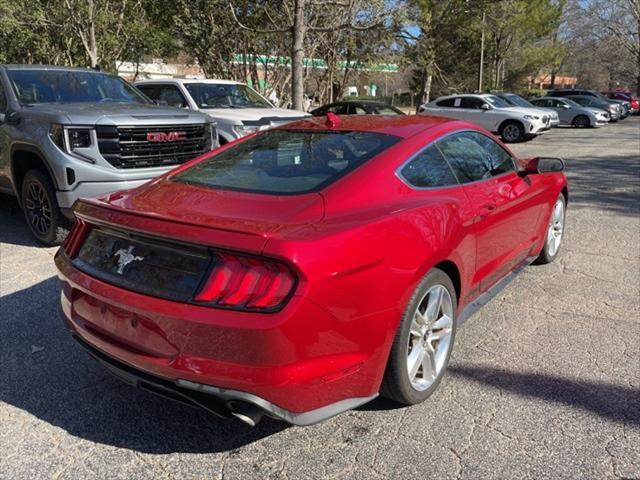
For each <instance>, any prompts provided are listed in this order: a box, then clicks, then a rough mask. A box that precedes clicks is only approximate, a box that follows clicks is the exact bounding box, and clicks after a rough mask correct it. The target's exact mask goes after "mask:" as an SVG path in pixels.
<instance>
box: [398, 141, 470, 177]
mask: <svg viewBox="0 0 640 480" xmlns="http://www.w3.org/2000/svg"><path fill="white" fill-rule="evenodd" d="M400 174H401V175H402V177H403V178H404V179H405V180H406V181H407V182H408V183H409V184H410V185H412V186H414V187H446V186H449V185H457V184H458V180H457V179H456V177H455V175H454V174H453V172H452V170H451V167H449V164H448V163H447V161H446V160H445V158H444V157H443V156H442V153H441V152H440V150H438V147H436V146H435V145H432V146H431V147H429V148H426V149H424V150H423V151H422V152H420V153H419V154H418V155H416V156H415V157H414V158H413V159H412V160H411V161H410V162H409V163H407V164H406V165H405V166H404V167H402V170H400Z"/></svg>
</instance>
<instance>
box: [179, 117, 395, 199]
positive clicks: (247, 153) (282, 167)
mask: <svg viewBox="0 0 640 480" xmlns="http://www.w3.org/2000/svg"><path fill="white" fill-rule="evenodd" d="M398 140H399V138H397V137H393V136H391V135H384V134H380V133H369V132H323V131H318V132H315V131H295V130H268V131H265V132H262V133H260V134H258V135H256V136H255V137H252V138H249V139H247V140H245V141H243V142H241V143H238V144H236V145H234V146H232V147H229V148H227V149H226V150H223V151H221V152H220V153H218V154H215V155H213V156H211V157H209V158H208V159H206V160H203V161H201V162H199V163H197V164H196V165H194V166H193V167H191V168H189V169H187V170H184V171H182V172H180V173H178V174H176V175H175V176H174V177H173V178H172V179H173V180H174V181H179V182H183V183H187V184H192V185H200V186H205V187H209V188H219V189H227V190H240V191H247V192H258V193H271V194H281V195H282V194H284V195H286V194H298V193H306V192H311V191H315V190H318V189H320V188H323V187H325V186H326V185H329V184H330V183H333V182H334V181H336V180H337V179H338V178H340V177H342V176H343V175H344V174H346V173H347V172H349V171H351V170H353V169H355V168H357V167H358V166H360V165H362V164H363V163H364V162H365V161H367V160H368V159H370V158H372V157H373V156H375V155H377V154H378V153H380V152H382V151H383V150H386V149H387V148H389V147H390V146H391V145H393V144H394V143H396V142H397V141H398Z"/></svg>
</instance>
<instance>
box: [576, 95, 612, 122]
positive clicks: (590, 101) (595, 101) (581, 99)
mask: <svg viewBox="0 0 640 480" xmlns="http://www.w3.org/2000/svg"><path fill="white" fill-rule="evenodd" d="M565 98H568V99H569V100H573V101H574V102H576V103H579V104H580V105H582V106H583V107H591V108H600V109H601V110H604V111H606V112H609V115H610V116H611V122H617V121H618V120H620V118H622V108H621V107H620V105H617V104H615V103H611V102H607V101H606V100H601V99H600V98H598V97H593V96H588V95H567V96H566V97H565Z"/></svg>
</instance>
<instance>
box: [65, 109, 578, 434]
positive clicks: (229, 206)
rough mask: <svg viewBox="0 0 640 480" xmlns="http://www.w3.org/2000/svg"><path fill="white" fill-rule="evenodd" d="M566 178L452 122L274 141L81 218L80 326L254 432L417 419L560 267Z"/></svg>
mask: <svg viewBox="0 0 640 480" xmlns="http://www.w3.org/2000/svg"><path fill="white" fill-rule="evenodd" d="M563 167H564V164H563V163H562V160H560V159H554V158H535V159H531V160H528V161H519V160H516V159H515V157H514V156H513V154H512V153H511V152H510V151H509V150H508V149H507V148H506V147H505V146H504V145H503V144H501V143H500V142H499V141H498V140H496V139H495V138H494V137H493V136H492V135H491V134H490V133H488V132H486V131H485V130H482V129H480V128H479V127H477V126H474V125H472V124H469V123H464V122H459V121H452V120H448V119H443V118H430V117H423V116H395V117H372V116H367V117H364V116H363V117H358V116H354V117H349V116H345V117H336V116H333V115H329V118H325V117H316V118H312V119H308V120H302V121H298V122H295V123H291V124H288V125H286V126H283V127H280V128H276V129H272V130H267V131H263V132H260V133H258V134H255V135H253V136H250V137H246V138H244V139H242V140H239V141H236V142H234V143H231V144H228V145H225V146H224V147H222V148H219V149H218V150H216V151H215V152H213V153H211V154H207V155H206V156H203V157H200V158H198V159H195V160H193V161H191V162H189V163H187V164H185V165H183V166H181V167H179V168H177V169H176V170H173V171H172V172H170V173H169V174H167V175H164V176H163V177H161V178H159V179H157V180H154V181H152V182H150V183H147V184H145V185H143V186H141V187H139V188H136V189H134V190H130V191H126V192H118V193H113V194H110V195H108V196H106V197H103V198H100V199H97V200H96V199H92V200H83V201H81V202H79V203H78V204H77V205H76V207H75V214H76V217H77V223H76V226H75V228H74V229H73V231H72V232H71V234H70V235H69V237H68V239H67V241H66V243H65V245H64V246H63V247H62V248H61V249H60V251H59V252H58V253H57V255H56V263H57V266H58V269H59V272H60V278H61V280H62V295H61V311H62V315H63V318H64V319H65V321H66V324H67V326H68V327H69V329H70V330H71V332H72V334H73V336H74V338H75V339H76V340H78V342H79V343H80V344H81V345H82V346H83V347H85V348H86V349H87V350H88V351H89V353H91V355H92V356H93V357H95V358H96V359H97V360H98V361H100V362H101V363H102V364H103V365H104V366H106V367H107V368H108V369H109V370H111V371H112V372H113V373H115V374H116V375H117V376H119V377H121V378H122V379H124V380H125V381H127V382H129V383H132V384H135V385H138V386H140V387H143V388H145V389H148V390H150V391H153V392H154V393H158V394H161V395H164V396H167V397H170V398H173V399H175V400H179V401H182V402H184V403H188V404H191V405H197V406H200V407H203V408H206V409H208V410H209V411H212V412H214V413H216V414H218V415H222V416H226V417H232V416H235V417H237V418H240V419H242V420H244V421H245V422H247V423H249V424H255V423H256V422H257V421H258V420H259V419H260V417H261V416H262V415H268V416H270V417H274V418H277V419H281V420H285V421H287V422H290V423H293V424H297V425H308V424H312V423H315V422H318V421H321V420H323V419H326V418H328V417H331V416H333V415H336V414H338V413H340V412H343V411H345V410H348V409H351V408H354V407H356V406H358V405H361V404H363V403H365V402H368V401H370V400H371V399H373V398H374V397H376V396H377V395H378V394H379V393H381V394H383V395H385V396H386V397H388V398H391V399H393V400H395V401H397V402H400V403H402V404H407V405H409V404H415V403H418V402H421V401H423V400H425V399H426V398H427V397H428V396H429V395H430V394H431V393H432V392H433V391H434V390H435V389H436V388H437V386H438V384H439V383H440V381H441V379H442V376H443V374H444V372H445V370H446V368H447V363H448V360H449V356H450V353H451V349H452V346H453V342H454V339H455V334H456V328H457V327H458V326H459V325H460V324H461V323H462V322H463V321H464V320H465V319H466V318H468V317H469V316H470V315H471V314H472V313H473V312H474V310H476V309H477V308H478V307H479V306H480V305H482V304H484V303H486V301H488V299H490V298H491V297H492V296H493V295H495V293H496V292H497V291H498V290H499V289H500V288H502V287H503V286H504V285H505V284H506V283H508V281H509V280H510V279H511V278H512V277H513V276H514V274H516V273H517V272H518V271H519V270H520V269H521V268H522V267H523V266H525V265H527V264H529V263H530V262H531V261H533V260H537V261H538V262H540V263H548V262H550V261H552V260H553V259H554V258H555V257H556V256H557V255H558V251H559V248H560V242H561V240H562V232H563V225H564V219H565V206H566V203H567V182H566V179H565V176H564V174H563V173H562V169H563Z"/></svg>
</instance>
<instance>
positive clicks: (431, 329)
mask: <svg viewBox="0 0 640 480" xmlns="http://www.w3.org/2000/svg"><path fill="white" fill-rule="evenodd" d="M455 318H456V292H455V289H454V287H453V284H452V283H451V280H450V279H449V277H448V276H447V275H446V274H445V273H444V272H443V271H441V270H438V269H433V270H431V271H430V272H429V273H428V274H427V275H426V276H425V277H424V278H423V279H422V281H421V282H420V284H419V285H418V287H417V288H416V290H415V292H414V294H413V296H412V297H411V300H410V301H409V304H408V306H407V310H406V311H405V314H404V317H403V319H402V322H401V323H400V326H399V327H398V331H397V332H396V337H395V339H394V341H393V346H392V348H391V353H390V355H389V361H388V363H387V369H386V371H385V376H384V379H383V382H382V389H381V393H382V395H383V396H385V397H387V398H389V399H391V400H394V401H396V402H398V403H401V404H404V405H413V404H416V403H420V402H422V401H424V400H426V399H427V398H428V397H429V396H430V395H431V394H432V393H433V392H434V391H435V390H436V389H437V388H438V385H439V384H440V381H441V380H442V377H443V376H444V373H445V371H446V369H447V366H448V364H449V356H450V355H451V349H452V347H453V341H454V338H455V332H456V322H455Z"/></svg>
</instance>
